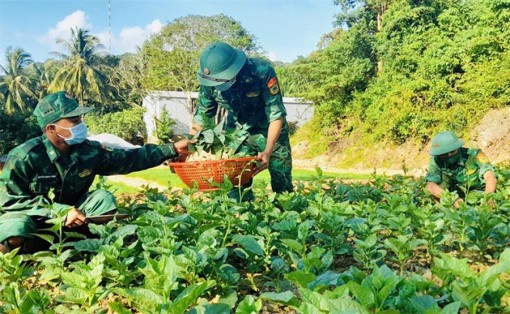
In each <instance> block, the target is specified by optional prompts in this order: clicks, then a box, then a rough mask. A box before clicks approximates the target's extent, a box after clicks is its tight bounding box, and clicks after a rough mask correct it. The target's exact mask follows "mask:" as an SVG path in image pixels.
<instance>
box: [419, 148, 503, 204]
mask: <svg viewBox="0 0 510 314" xmlns="http://www.w3.org/2000/svg"><path fill="white" fill-rule="evenodd" d="M458 154H459V158H458V161H457V162H456V163H455V164H453V165H448V164H447V160H446V159H443V160H442V159H440V158H439V157H438V156H434V157H433V158H431V160H430V163H429V171H428V173H427V176H426V177H425V180H426V181H427V182H434V183H437V184H439V185H440V186H441V187H443V188H444V189H447V190H449V191H457V192H458V193H459V195H464V192H463V191H462V188H466V189H467V190H472V189H483V188H485V180H484V178H483V175H484V174H485V173H486V172H487V171H494V167H493V166H492V164H491V163H490V162H489V159H488V158H487V156H486V155H485V154H484V153H483V152H482V151H481V150H479V149H471V148H464V147H461V148H459V152H458Z"/></svg>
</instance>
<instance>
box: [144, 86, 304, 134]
mask: <svg viewBox="0 0 510 314" xmlns="http://www.w3.org/2000/svg"><path fill="white" fill-rule="evenodd" d="M189 98H191V99H192V100H196V99H197V98H198V93H196V92H193V93H189V94H186V93H184V92H170V91H158V92H152V93H150V94H149V95H147V96H146V97H145V98H144V99H143V107H144V108H145V110H146V111H145V113H144V116H143V121H144V122H145V126H146V128H147V137H148V142H155V141H156V140H157V139H156V135H155V132H156V118H159V117H161V113H162V112H163V111H164V109H166V111H167V112H168V113H169V114H170V117H171V118H172V119H174V120H175V122H176V123H177V124H176V125H175V127H174V132H175V133H176V134H182V133H188V132H189V130H190V127H191V119H192V112H191V108H190V105H189V104H188V103H189V100H188V99H189ZM283 103H284V105H285V110H286V111H287V121H289V122H294V123H296V124H297V125H298V126H301V125H303V123H305V122H306V121H308V120H310V119H311V118H312V117H313V113H314V108H313V106H312V103H311V102H304V101H302V100H300V99H298V98H292V97H283Z"/></svg>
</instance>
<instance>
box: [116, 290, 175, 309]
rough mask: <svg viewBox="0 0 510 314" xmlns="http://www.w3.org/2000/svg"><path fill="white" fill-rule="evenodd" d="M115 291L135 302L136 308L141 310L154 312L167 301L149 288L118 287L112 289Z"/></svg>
mask: <svg viewBox="0 0 510 314" xmlns="http://www.w3.org/2000/svg"><path fill="white" fill-rule="evenodd" d="M112 291H113V292H114V293H117V294H118V295H120V296H122V297H124V298H126V299H127V300H128V301H130V302H133V303H134V304H135V308H136V309H138V310H140V311H146V312H149V313H154V312H155V311H156V309H157V308H158V307H159V306H160V305H161V304H164V303H165V300H163V298H162V297H161V296H160V295H158V294H156V293H155V292H153V291H152V290H149V289H144V288H132V289H123V288H117V289H113V290H112Z"/></svg>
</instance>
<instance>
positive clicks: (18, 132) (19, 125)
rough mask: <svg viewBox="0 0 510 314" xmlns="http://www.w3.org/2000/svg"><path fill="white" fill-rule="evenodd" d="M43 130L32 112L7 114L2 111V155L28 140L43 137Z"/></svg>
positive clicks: (0, 145)
mask: <svg viewBox="0 0 510 314" xmlns="http://www.w3.org/2000/svg"><path fill="white" fill-rule="evenodd" d="M41 133H42V132H41V129H40V128H39V126H38V125H37V121H36V119H35V117H34V116H33V115H32V113H31V112H28V113H16V114H7V113H5V112H4V111H0V134H2V136H0V155H6V154H7V153H8V152H9V151H10V150H11V149H13V148H14V147H16V146H18V145H20V144H22V143H24V142H25V141H27V140H28V139H31V138H33V137H36V136H38V135H41Z"/></svg>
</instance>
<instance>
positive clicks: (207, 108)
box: [190, 86, 218, 134]
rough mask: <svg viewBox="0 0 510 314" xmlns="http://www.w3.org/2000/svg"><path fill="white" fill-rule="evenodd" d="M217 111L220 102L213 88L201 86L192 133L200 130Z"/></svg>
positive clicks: (192, 123)
mask: <svg viewBox="0 0 510 314" xmlns="http://www.w3.org/2000/svg"><path fill="white" fill-rule="evenodd" d="M217 112H218V102H216V99H215V98H214V90H213V88H211V87H205V86H200V91H199V93H198V104H197V108H196V110H195V113H194V115H193V121H192V122H191V130H190V134H195V133H196V132H198V131H200V130H201V129H202V128H203V127H204V126H205V125H207V124H208V122H211V121H212V119H213V118H214V116H215V115H216V113H217ZM206 120H208V121H206Z"/></svg>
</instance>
